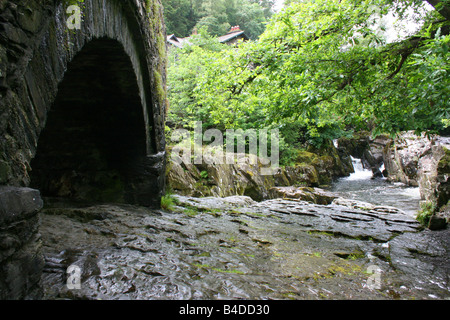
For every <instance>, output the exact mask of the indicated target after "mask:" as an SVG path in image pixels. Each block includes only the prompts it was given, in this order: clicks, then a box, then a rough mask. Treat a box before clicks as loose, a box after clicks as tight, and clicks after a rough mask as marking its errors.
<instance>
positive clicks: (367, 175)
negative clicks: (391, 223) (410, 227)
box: [331, 158, 421, 217]
mask: <svg viewBox="0 0 450 320" xmlns="http://www.w3.org/2000/svg"><path fill="white" fill-rule="evenodd" d="M353 167H354V168H355V173H353V174H351V175H350V177H348V178H342V179H339V180H338V181H336V182H335V183H334V184H333V186H332V189H331V191H333V192H335V193H338V194H340V195H342V197H343V198H348V199H353V200H358V201H364V202H369V203H372V204H375V205H384V206H391V207H396V208H398V209H401V210H403V211H404V212H405V213H406V214H407V215H409V216H411V217H415V216H416V215H417V212H418V210H419V208H420V205H419V203H420V200H421V198H420V191H419V188H416V187H409V186H406V185H405V184H403V183H400V182H399V183H391V182H389V181H388V180H387V179H386V178H377V179H372V171H371V170H366V169H364V168H363V166H362V163H361V160H360V159H354V158H353Z"/></svg>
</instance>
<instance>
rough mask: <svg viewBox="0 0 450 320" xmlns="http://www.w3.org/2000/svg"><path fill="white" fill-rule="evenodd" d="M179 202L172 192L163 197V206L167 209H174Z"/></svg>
mask: <svg viewBox="0 0 450 320" xmlns="http://www.w3.org/2000/svg"><path fill="white" fill-rule="evenodd" d="M177 203H178V200H177V199H176V198H175V197H174V196H173V195H171V194H166V195H165V196H163V197H162V198H161V208H162V209H164V210H167V211H173V207H174V206H175V205H176V204H177Z"/></svg>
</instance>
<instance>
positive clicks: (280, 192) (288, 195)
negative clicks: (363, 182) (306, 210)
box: [270, 187, 339, 205]
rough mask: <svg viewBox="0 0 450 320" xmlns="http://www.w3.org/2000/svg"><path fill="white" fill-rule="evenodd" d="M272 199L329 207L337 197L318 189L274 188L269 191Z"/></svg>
mask: <svg viewBox="0 0 450 320" xmlns="http://www.w3.org/2000/svg"><path fill="white" fill-rule="evenodd" d="M270 195H271V197H272V198H273V199H278V198H283V199H295V200H301V201H306V202H311V203H314V204H320V205H329V204H331V203H332V202H333V201H334V200H335V199H337V198H338V197H339V196H337V195H335V194H333V193H331V192H328V191H325V190H323V189H320V188H310V187H300V188H298V187H274V188H272V189H270Z"/></svg>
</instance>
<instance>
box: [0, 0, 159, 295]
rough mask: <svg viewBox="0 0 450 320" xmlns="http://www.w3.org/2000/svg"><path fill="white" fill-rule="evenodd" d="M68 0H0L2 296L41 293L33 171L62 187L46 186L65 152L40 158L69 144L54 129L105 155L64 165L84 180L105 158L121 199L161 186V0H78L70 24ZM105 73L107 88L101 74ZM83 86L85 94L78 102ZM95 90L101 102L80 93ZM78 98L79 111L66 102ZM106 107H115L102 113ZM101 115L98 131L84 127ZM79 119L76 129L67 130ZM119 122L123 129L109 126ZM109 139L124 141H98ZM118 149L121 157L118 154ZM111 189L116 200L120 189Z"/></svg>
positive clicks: (152, 197) (140, 198) (135, 198)
mask: <svg viewBox="0 0 450 320" xmlns="http://www.w3.org/2000/svg"><path fill="white" fill-rule="evenodd" d="M69 2H70V3H73V2H76V1H75V0H70V1H69V0H8V1H1V0H0V299H24V298H27V299H35V298H40V297H42V287H41V274H42V270H43V266H44V259H43V256H42V251H41V250H42V248H41V244H40V240H39V239H40V235H39V215H38V213H39V211H40V209H41V208H42V205H43V202H42V199H41V197H40V193H39V191H38V190H35V189H31V188H29V187H30V184H33V183H34V179H37V180H36V187H38V188H42V189H43V192H44V193H46V192H48V193H49V194H50V195H52V193H53V192H56V195H58V194H60V195H61V194H64V192H62V191H61V190H62V189H61V188H58V187H56V190H57V191H54V190H52V188H51V187H49V186H51V185H52V184H53V185H54V184H55V181H58V179H59V178H61V177H62V176H64V174H61V175H60V176H59V177H56V179H54V178H53V177H52V178H51V179H47V177H46V172H51V169H52V168H55V167H56V169H57V171H60V172H64V169H65V168H64V166H61V165H60V163H58V161H61V160H59V159H61V158H59V159H58V158H57V159H56V160H54V161H56V162H55V163H56V165H55V166H53V167H50V166H48V164H47V167H46V165H45V162H46V161H49V160H51V156H52V154H54V153H58V152H60V153H61V151H62V152H65V151H67V150H69V151H70V148H69V149H67V148H66V149H65V148H64V146H61V145H58V144H57V146H56V147H58V148H56V147H55V145H54V144H53V143H54V140H53V139H54V138H55V137H54V136H55V135H61V137H59V138H62V139H63V141H64V139H68V140H69V141H68V142H69V143H73V144H74V143H77V145H78V147H77V148H75V150H72V153H76V152H73V151H78V152H79V153H81V152H82V150H84V149H83V148H85V147H83V148H81V147H80V146H82V145H84V146H88V147H87V149H89V152H88V154H91V153H94V150H96V149H98V154H99V155H101V157H99V158H98V159H96V158H95V157H94V160H99V159H106V161H93V162H92V163H93V165H92V167H91V169H89V168H88V170H84V171H83V170H81V169H83V167H82V166H81V167H79V166H77V165H78V163H77V158H76V157H75V158H73V157H72V158H70V157H69V158H70V161H68V163H69V165H68V167H72V169H75V171H76V172H77V174H78V176H79V177H86V176H87V180H88V183H87V185H91V184H92V177H90V176H91V175H95V174H92V171H96V170H97V168H99V167H100V168H103V167H101V165H103V163H104V162H105V163H106V165H105V167H104V168H106V169H105V171H107V172H108V171H109V174H111V173H112V172H117V175H118V177H119V178H120V182H121V183H120V184H119V185H120V186H122V188H119V189H120V190H119V194H120V197H123V201H125V202H127V203H133V204H140V205H144V206H149V207H159V205H160V197H161V195H162V194H163V192H164V173H165V138H164V117H165V106H166V97H165V77H166V71H165V70H166V69H165V68H166V56H165V54H166V42H165V39H166V38H165V29H164V23H163V15H162V7H161V4H160V0H84V1H80V2H82V3H83V9H82V13H83V15H82V22H81V29H80V30H69V29H68V28H67V24H66V22H67V20H68V16H67V14H66V6H67V3H69ZM85 73H88V74H89V76H86V75H85V76H84V79H85V81H84V82H83V80H80V78H82V76H81V75H83V74H85ZM86 77H91V79H87V78H86ZM93 77H98V79H97V80H98V81H96V79H93ZM108 80H109V81H110V82H111V86H112V88H111V87H105V86H102V84H101V83H100V82H102V81H103V82H105V81H108ZM99 81H100V82H99ZM88 89H92V90H93V93H92V92H88V91H87V90H88ZM80 92H82V94H81V96H82V95H83V94H84V95H85V100H83V99H81V100H78V101H77V99H80ZM83 92H84V93H83ZM95 92H97V93H99V95H98V96H96V95H95ZM92 99H94V100H95V99H98V100H99V102H98V105H97V104H95V103H92V101H86V100H92ZM108 99H109V100H108ZM125 102H126V103H125ZM77 104H78V106H80V110H71V107H72V108H74V106H76V105H77ZM90 106H95V107H97V109H95V111H93V114H92V115H93V119H91V118H89V115H84V113H87V110H90V109H89V107H90ZM105 106H106V107H108V106H109V107H110V110H109V111H111V112H109V113H108V112H106V113H105ZM102 107H103V108H102ZM127 107H128V108H127ZM77 111H79V112H78V113H77ZM108 116H111V117H112V118H113V119H106V118H107V117H108ZM117 118H120V119H117ZM98 123H100V126H101V127H102V128H103V129H104V130H97V131H96V130H95V128H94V129H93V131H90V130H87V129H92V127H93V126H94V124H98ZM60 124H61V125H62V126H63V128H62V129H61V126H60ZM80 126H81V127H82V128H83V130H81V132H78V134H79V136H76V135H75V137H70V134H69V133H70V132H71V130H72V131H74V130H75V131H76V130H77V128H79V127H80ZM117 127H118V130H117V131H118V134H119V137H115V136H114V132H111V131H112V130H113V129H112V128H114V129H117ZM130 128H131V129H130ZM58 130H61V131H58ZM121 134H122V135H121ZM124 134H125V135H126V136H123V135H124ZM101 135H104V136H101ZM77 138H78V139H77ZM70 139H72V140H70ZM114 139H119V140H120V139H122V140H121V141H119V143H118V145H117V146H112V147H111V146H106V147H105V146H104V145H105V144H108V143H110V141H111V140H114ZM80 140H82V142H83V143H80ZM130 140H132V142H130V143H127V142H129V141H130ZM85 141H88V143H87V144H85ZM60 143H61V144H63V142H60ZM94 146H95V147H94ZM46 149H47V150H46ZM123 149H127V150H126V152H124V154H125V156H124V157H122V158H123V159H121V156H118V157H114V156H115V153H120V151H121V150H123ZM42 151H43V152H42ZM46 151H48V152H46ZM69 153H70V152H69ZM59 156H61V154H60V155H59ZM90 156H91V157H92V155H90ZM33 159H34V160H33ZM32 160H33V162H32ZM62 160H64V157H63V158H62ZM34 161H36V162H34ZM39 162H41V163H39ZM43 163H44V164H43ZM32 166H35V168H36V169H35V170H34V171H33V167H32ZM86 166H87V167H89V166H88V165H87V164H86V163H85V167H86ZM90 170H91V171H90ZM30 174H31V177H32V178H33V183H32V181H31V178H30ZM83 174H84V175H83ZM42 176H44V177H42ZM107 177H108V175H107ZM85 179H86V178H85ZM59 180H60V179H59ZM97 180H98V179H97ZM99 180H100V181H103V183H104V182H105V180H102V179H99ZM94 181H96V180H95V179H94ZM76 183H77V182H76V180H72V182H71V183H69V185H72V186H73V185H75V186H76ZM56 184H57V183H56ZM124 184H125V185H124ZM100 187H101V184H100ZM53 189H55V188H53ZM69 189H70V188H69ZM72 189H73V188H72ZM80 190H83V189H77V188H75V191H72V192H73V193H74V194H75V197H76V196H77V194H78V196H80V197H82V196H83V195H82V192H80ZM109 191H110V192H112V193H111V195H113V196H114V199H116V196H117V194H115V193H114V192H115V191H117V190H114V188H113V190H109ZM88 192H89V190H87V191H85V193H88ZM69 195H70V194H69ZM72 195H73V194H72ZM93 200H108V197H105V198H103V199H102V198H100V199H93Z"/></svg>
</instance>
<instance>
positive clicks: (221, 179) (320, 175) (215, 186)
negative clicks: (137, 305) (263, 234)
mask: <svg viewBox="0 0 450 320" xmlns="http://www.w3.org/2000/svg"><path fill="white" fill-rule="evenodd" d="M177 152H180V154H181V156H179V155H176V154H175V155H174V156H173V157H172V156H170V157H169V164H168V165H167V168H168V169H167V172H166V177H167V183H168V185H169V189H170V190H171V191H172V192H174V193H176V194H179V195H183V196H195V197H210V196H213V197H228V196H234V195H237V196H249V197H251V198H252V199H253V200H255V201H262V200H266V199H270V198H272V197H273V190H272V188H273V187H287V186H297V187H319V186H320V185H328V184H330V183H331V181H332V180H333V179H334V178H336V177H342V176H348V175H349V174H350V173H351V171H350V168H351V170H353V166H352V164H351V162H350V164H348V163H346V161H342V160H341V157H340V155H339V152H338V150H337V149H336V148H335V147H334V146H332V145H331V146H327V147H326V148H324V149H322V150H316V152H310V151H305V150H299V151H298V152H297V157H296V159H295V165H293V166H289V167H283V168H278V169H276V170H275V171H274V174H272V175H263V174H262V170H261V169H262V168H264V167H265V166H264V164H263V161H262V159H261V158H259V157H256V156H247V155H243V154H233V153H223V154H222V153H220V152H217V150H216V152H213V150H210V149H209V148H208V147H203V159H202V161H201V163H200V161H196V162H197V164H195V163H194V164H191V163H189V162H190V160H192V158H191V157H185V158H184V162H183V161H182V160H183V159H182V158H181V157H183V155H184V154H188V155H189V154H191V155H193V154H194V153H193V152H192V153H189V150H185V149H183V148H181V147H179V148H178V149H177ZM185 152H187V153H185ZM220 157H222V158H220ZM188 158H189V159H188ZM230 158H231V159H235V161H233V162H234V163H232V164H225V163H226V162H227V163H230V162H231V161H225V159H230ZM173 160H176V161H173ZM186 160H188V161H186ZM344 163H345V164H344Z"/></svg>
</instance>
